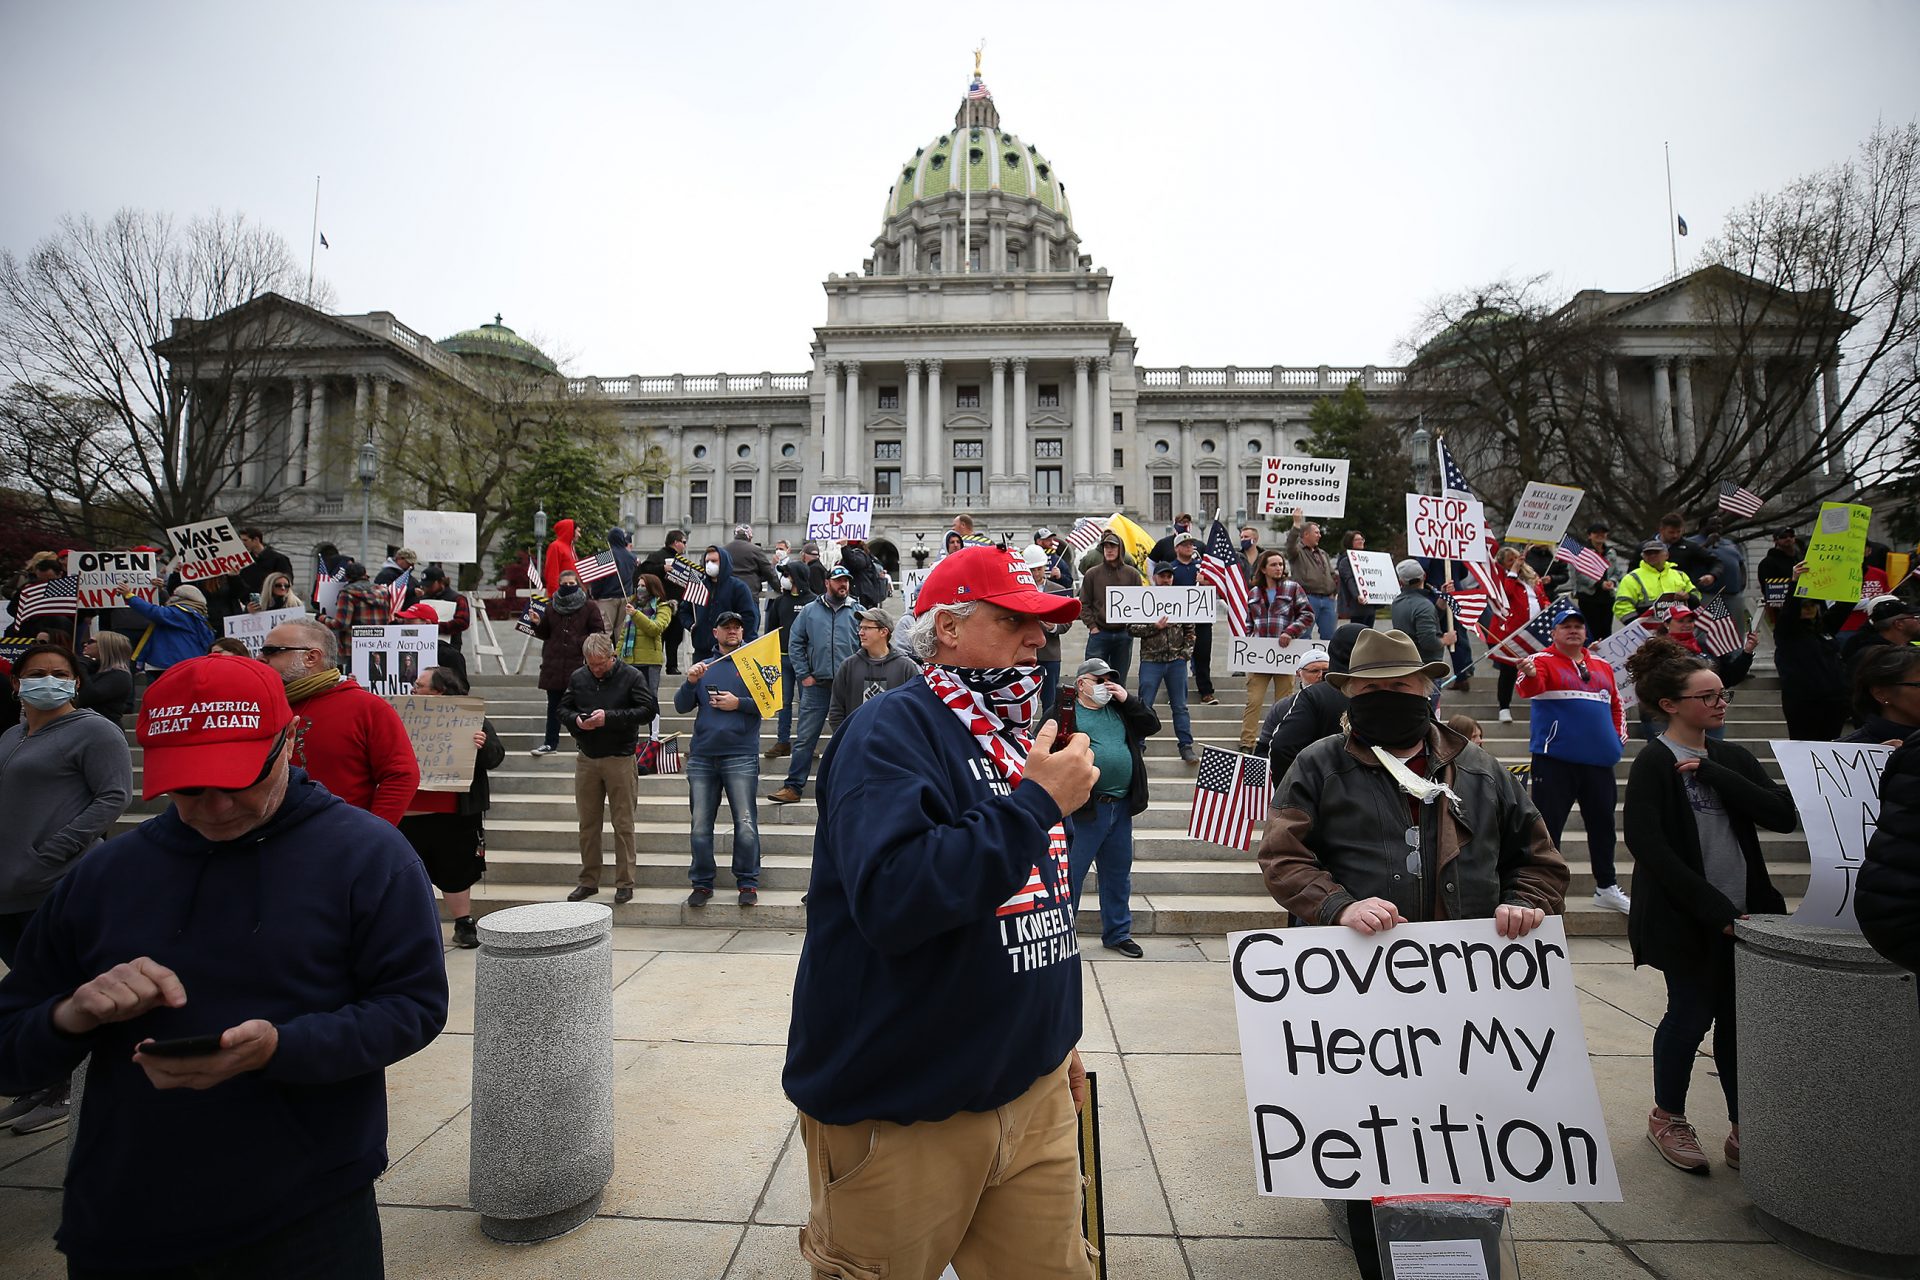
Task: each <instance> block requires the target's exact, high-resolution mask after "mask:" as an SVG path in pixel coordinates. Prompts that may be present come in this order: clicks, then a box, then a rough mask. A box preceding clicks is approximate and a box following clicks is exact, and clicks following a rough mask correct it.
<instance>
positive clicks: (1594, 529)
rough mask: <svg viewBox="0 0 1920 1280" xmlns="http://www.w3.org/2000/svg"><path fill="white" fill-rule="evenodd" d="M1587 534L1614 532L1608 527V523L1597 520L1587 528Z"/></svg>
mask: <svg viewBox="0 0 1920 1280" xmlns="http://www.w3.org/2000/svg"><path fill="white" fill-rule="evenodd" d="M1587 532H1588V533H1612V532H1613V530H1612V529H1611V528H1610V527H1608V525H1607V522H1606V521H1604V520H1596V521H1594V522H1593V523H1592V524H1590V525H1588V526H1587Z"/></svg>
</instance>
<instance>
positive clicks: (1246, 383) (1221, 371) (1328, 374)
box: [1134, 364, 1407, 392]
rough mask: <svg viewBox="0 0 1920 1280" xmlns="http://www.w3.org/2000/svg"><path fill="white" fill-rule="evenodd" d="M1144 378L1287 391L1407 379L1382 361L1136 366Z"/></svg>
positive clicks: (1144, 382) (1207, 387) (1372, 387)
mask: <svg viewBox="0 0 1920 1280" xmlns="http://www.w3.org/2000/svg"><path fill="white" fill-rule="evenodd" d="M1134 374H1135V376H1136V377H1138V378H1139V380H1140V386H1141V387H1142V388H1144V389H1145V390H1148V391H1175V390H1178V391H1221V392H1239V391H1274V390H1279V391H1285V390H1288V389H1290V388H1299V389H1302V390H1310V391H1342V390H1344V389H1345V388H1346V385H1347V384H1348V383H1349V382H1356V381H1357V382H1358V383H1359V384H1360V388H1361V390H1363V391H1377V390H1385V389H1388V388H1391V387H1397V386H1399V385H1400V384H1401V383H1402V382H1404V381H1406V377H1407V373H1406V370H1404V369H1401V368H1383V367H1381V366H1379V365H1371V364H1369V365H1362V366H1360V367H1358V368H1351V367H1342V366H1339V365H1326V364H1322V365H1313V366H1293V365H1278V364H1276V365H1267V366H1262V367H1260V368H1241V367H1240V366H1238V365H1225V366H1222V367H1219V368H1208V369H1196V368H1194V367H1192V366H1191V365H1181V366H1180V367H1178V368H1176V369H1145V368H1139V369H1135V370H1134Z"/></svg>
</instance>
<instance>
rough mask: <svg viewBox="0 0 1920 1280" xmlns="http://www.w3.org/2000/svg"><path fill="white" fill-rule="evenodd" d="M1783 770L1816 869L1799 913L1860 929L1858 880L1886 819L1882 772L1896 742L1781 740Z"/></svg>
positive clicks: (1809, 920) (1805, 919) (1801, 917)
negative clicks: (1882, 811)
mask: <svg viewBox="0 0 1920 1280" xmlns="http://www.w3.org/2000/svg"><path fill="white" fill-rule="evenodd" d="M1769 745H1771V746H1772V747H1773V758H1774V759H1775V760H1778V761H1779V762H1780V776H1781V777H1782V778H1784V779H1785V780H1786V783H1787V789H1788V790H1790V791H1792V792H1793V803H1794V806H1795V807H1796V808H1798V809H1799V810H1800V825H1801V828H1802V829H1803V830H1804V831H1805V832H1806V833H1807V858H1808V860H1809V861H1810V862H1811V863H1812V864H1813V874H1811V875H1809V876H1808V877H1807V895H1806V897H1804V898H1802V899H1801V900H1800V909H1799V910H1798V911H1795V912H1794V913H1793V918H1794V919H1795V920H1797V921H1799V922H1800V923H1801V924H1815V925H1823V926H1825V927H1826V928H1829V929H1855V930H1857V929H1859V927H1860V924H1859V921H1857V920H1856V919H1855V918H1854V915H1853V884H1854V880H1855V878H1856V877H1857V876H1859V874H1860V865H1861V863H1863V862H1865V861H1866V857H1867V841H1869V840H1871V839H1873V833H1874V830H1875V829H1876V828H1877V827H1878V826H1879V825H1880V779H1881V778H1882V777H1883V776H1884V775H1885V774H1886V771H1887V760H1888V759H1889V758H1890V757H1891V756H1892V755H1893V748H1892V747H1887V746H1881V745H1879V744H1878V743H1867V742H1785V741H1779V742H1773V743H1771V744H1769Z"/></svg>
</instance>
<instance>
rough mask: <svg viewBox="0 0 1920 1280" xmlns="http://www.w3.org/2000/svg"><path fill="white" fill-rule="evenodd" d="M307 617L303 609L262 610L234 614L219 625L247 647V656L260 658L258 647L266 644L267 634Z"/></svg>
mask: <svg viewBox="0 0 1920 1280" xmlns="http://www.w3.org/2000/svg"><path fill="white" fill-rule="evenodd" d="M306 616H307V611H306V610H305V609H262V610H261V611H260V612H258V613H236V614H234V615H233V616H232V617H230V618H228V619H226V620H225V621H224V622H222V623H221V624H220V625H221V626H223V627H225V628H226V633H227V634H228V635H230V636H232V637H233V638H234V639H235V640H238V641H240V642H241V643H242V644H244V645H246V646H247V656H248V657H252V658H257V657H259V656H260V646H261V645H263V644H265V643H266V642H267V632H269V631H271V630H273V629H274V628H275V627H277V626H279V625H280V624H281V623H283V622H296V621H298V620H299V619H301V618H304V617H306Z"/></svg>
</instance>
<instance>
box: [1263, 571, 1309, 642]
mask: <svg viewBox="0 0 1920 1280" xmlns="http://www.w3.org/2000/svg"><path fill="white" fill-rule="evenodd" d="M1312 625H1313V606H1312V605H1310V604H1308V603H1307V593H1306V592H1304V591H1302V590H1301V589H1300V584H1299V583H1297V582H1295V581H1294V580H1293V579H1292V578H1283V579H1281V582H1280V587H1279V590H1277V591H1275V592H1274V593H1273V599H1272V600H1271V601H1269V600H1268V599H1267V592H1266V589H1265V588H1264V587H1254V588H1253V589H1252V590H1251V591H1250V592H1249V593H1248V596H1247V634H1249V635H1254V636H1259V637H1261V638H1262V639H1265V640H1278V639H1279V638H1280V637H1281V636H1291V637H1293V638H1294V639H1296V640H1297V639H1299V638H1300V637H1301V636H1303V635H1305V634H1306V632H1307V628H1309V627H1311V626H1312Z"/></svg>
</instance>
